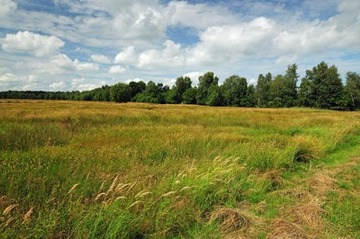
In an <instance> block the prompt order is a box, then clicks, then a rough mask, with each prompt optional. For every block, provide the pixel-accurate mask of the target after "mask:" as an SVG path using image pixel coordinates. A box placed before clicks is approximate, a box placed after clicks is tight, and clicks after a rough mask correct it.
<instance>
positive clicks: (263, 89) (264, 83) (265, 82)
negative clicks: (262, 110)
mask: <svg viewBox="0 0 360 239" xmlns="http://www.w3.org/2000/svg"><path fill="white" fill-rule="evenodd" d="M271 81H272V75H271V73H270V72H269V73H267V74H266V76H264V75H263V74H260V75H259V77H258V81H257V85H256V98H257V106H258V107H267V106H268V105H269V100H270V95H269V93H270V92H269V90H270V84H271Z"/></svg>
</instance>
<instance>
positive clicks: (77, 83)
mask: <svg viewBox="0 0 360 239" xmlns="http://www.w3.org/2000/svg"><path fill="white" fill-rule="evenodd" d="M105 84H106V82H105V81H100V82H97V83H90V82H89V81H88V80H86V79H85V78H83V77H82V78H74V79H72V81H71V88H72V89H74V90H79V91H84V90H93V89H95V88H98V87H101V86H102V85H105Z"/></svg>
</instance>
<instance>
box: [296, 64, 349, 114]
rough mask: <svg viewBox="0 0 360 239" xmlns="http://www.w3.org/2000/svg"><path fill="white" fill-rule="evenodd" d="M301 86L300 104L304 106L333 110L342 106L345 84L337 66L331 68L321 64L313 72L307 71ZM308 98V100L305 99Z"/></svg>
mask: <svg viewBox="0 0 360 239" xmlns="http://www.w3.org/2000/svg"><path fill="white" fill-rule="evenodd" d="M303 81H305V83H304V84H301V86H300V92H301V93H300V100H301V101H300V102H303V103H305V104H306V105H304V106H310V107H315V108H324V109H331V108H337V107H339V106H341V100H342V93H343V84H342V81H341V79H340V76H339V74H338V70H337V68H336V66H331V67H329V66H328V65H327V64H326V63H325V62H321V63H320V64H318V65H317V67H314V68H313V69H312V70H307V71H306V76H305V78H304V79H303ZM305 97H306V99H304V98H305Z"/></svg>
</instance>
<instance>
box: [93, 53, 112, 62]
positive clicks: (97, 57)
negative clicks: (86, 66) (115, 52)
mask: <svg viewBox="0 0 360 239" xmlns="http://www.w3.org/2000/svg"><path fill="white" fill-rule="evenodd" d="M90 58H91V60H92V61H94V62H96V63H100V64H109V63H110V62H111V61H110V59H109V58H108V57H107V56H104V55H91V56H90Z"/></svg>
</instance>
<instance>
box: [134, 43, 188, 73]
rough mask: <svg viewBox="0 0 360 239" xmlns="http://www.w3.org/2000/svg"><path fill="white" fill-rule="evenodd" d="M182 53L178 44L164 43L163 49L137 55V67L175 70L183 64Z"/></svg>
mask: <svg viewBox="0 0 360 239" xmlns="http://www.w3.org/2000/svg"><path fill="white" fill-rule="evenodd" d="M182 54H183V51H182V49H181V46H180V44H176V43H174V42H173V41H171V40H167V41H165V43H164V44H163V49H161V50H156V49H151V50H147V51H144V52H142V53H141V54H139V62H138V66H139V67H144V68H148V69H152V68H155V67H160V68H162V67H167V68H175V67H179V66H182V65H183V63H184V56H183V55H182Z"/></svg>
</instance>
